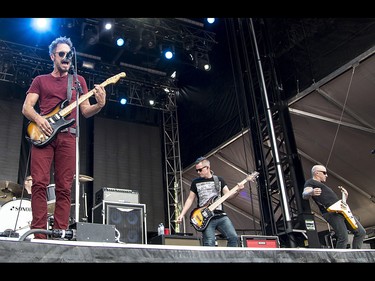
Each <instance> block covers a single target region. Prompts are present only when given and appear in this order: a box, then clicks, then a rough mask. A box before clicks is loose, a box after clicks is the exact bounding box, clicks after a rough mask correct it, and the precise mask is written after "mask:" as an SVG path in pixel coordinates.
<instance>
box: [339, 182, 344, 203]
mask: <svg viewBox="0 0 375 281" xmlns="http://www.w3.org/2000/svg"><path fill="white" fill-rule="evenodd" d="M339 188H340V191H341V197H342V202H343V203H344V204H346V196H345V192H344V189H343V187H342V186H339Z"/></svg>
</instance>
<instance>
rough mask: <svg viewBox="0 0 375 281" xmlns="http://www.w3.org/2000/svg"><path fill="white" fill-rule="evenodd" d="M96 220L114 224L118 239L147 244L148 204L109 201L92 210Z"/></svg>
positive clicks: (125, 241)
mask: <svg viewBox="0 0 375 281" xmlns="http://www.w3.org/2000/svg"><path fill="white" fill-rule="evenodd" d="M92 213H93V214H92V217H93V220H94V222H96V223H103V224H109V225H114V226H115V230H116V234H117V235H116V239H118V240H119V241H120V242H124V243H130V244H147V236H146V233H147V226H146V205H145V204H130V203H118V202H107V201H104V200H103V201H102V203H100V204H98V205H97V206H95V207H94V208H93V210H92Z"/></svg>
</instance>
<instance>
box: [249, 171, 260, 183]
mask: <svg viewBox="0 0 375 281" xmlns="http://www.w3.org/2000/svg"><path fill="white" fill-rule="evenodd" d="M258 176H259V172H258V171H254V172H252V173H251V174H250V175H248V176H247V177H246V181H254V180H255V179H256V178H257V177H258Z"/></svg>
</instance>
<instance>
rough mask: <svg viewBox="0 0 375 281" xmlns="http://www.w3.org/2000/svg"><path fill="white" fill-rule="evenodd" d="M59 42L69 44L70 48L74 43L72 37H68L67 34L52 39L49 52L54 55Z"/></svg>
mask: <svg viewBox="0 0 375 281" xmlns="http://www.w3.org/2000/svg"><path fill="white" fill-rule="evenodd" d="M58 44H67V45H68V46H69V47H70V48H73V43H72V41H71V40H70V38H67V37H65V36H60V37H57V38H56V39H55V40H53V41H52V43H51V44H50V45H49V47H48V49H49V54H50V55H52V54H53V53H54V52H55V50H56V47H57V45H58Z"/></svg>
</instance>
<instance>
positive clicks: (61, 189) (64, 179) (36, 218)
mask: <svg viewBox="0 0 375 281" xmlns="http://www.w3.org/2000/svg"><path fill="white" fill-rule="evenodd" d="M75 162H76V139H75V135H73V134H71V133H68V132H64V133H61V132H60V133H58V134H57V135H56V136H55V138H54V140H53V141H52V142H51V143H49V144H48V145H47V146H45V147H42V148H39V147H36V146H34V145H33V146H32V148H31V163H30V172H31V176H32V177H33V185H32V193H31V209H32V217H33V218H32V222H31V229H42V230H46V229H47V219H48V218H47V216H48V213H47V186H48V185H49V184H50V182H51V179H50V174H51V168H52V164H54V182H55V196H56V203H55V211H54V214H53V216H54V223H53V228H54V229H63V230H66V229H68V226H69V216H70V204H71V189H72V183H73V179H74V174H75V171H76V163H75ZM34 237H35V238H36V239H46V238H47V235H46V234H45V233H37V232H36V233H34Z"/></svg>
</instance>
